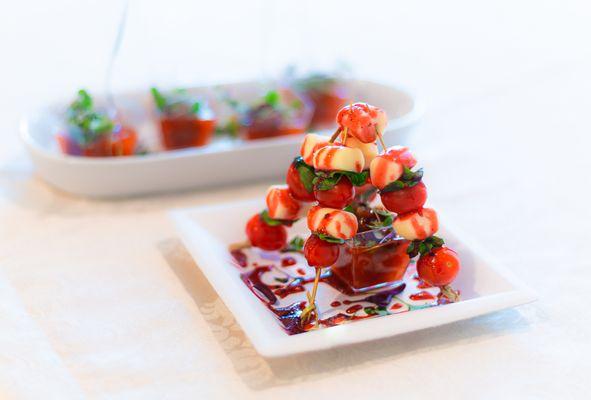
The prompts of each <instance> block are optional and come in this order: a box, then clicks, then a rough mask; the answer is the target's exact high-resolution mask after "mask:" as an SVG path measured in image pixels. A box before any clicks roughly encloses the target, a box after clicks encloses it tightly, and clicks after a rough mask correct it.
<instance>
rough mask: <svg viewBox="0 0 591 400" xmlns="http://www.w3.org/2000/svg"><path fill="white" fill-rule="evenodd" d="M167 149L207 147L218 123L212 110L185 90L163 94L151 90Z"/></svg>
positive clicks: (164, 144)
mask: <svg viewBox="0 0 591 400" xmlns="http://www.w3.org/2000/svg"><path fill="white" fill-rule="evenodd" d="M151 92H152V98H153V99H154V104H155V106H156V109H157V114H158V119H159V121H160V134H161V139H162V145H163V146H164V148H165V149H166V150H175V149H183V148H187V147H200V146H205V145H207V144H209V142H211V139H212V137H213V133H214V131H215V127H216V120H215V117H214V114H213V111H212V110H211V108H209V106H208V104H207V103H206V102H203V101H199V100H197V99H196V98H194V96H191V95H190V94H189V92H188V91H186V90H184V89H176V90H172V91H169V92H161V91H159V90H158V89H157V88H155V87H152V89H151Z"/></svg>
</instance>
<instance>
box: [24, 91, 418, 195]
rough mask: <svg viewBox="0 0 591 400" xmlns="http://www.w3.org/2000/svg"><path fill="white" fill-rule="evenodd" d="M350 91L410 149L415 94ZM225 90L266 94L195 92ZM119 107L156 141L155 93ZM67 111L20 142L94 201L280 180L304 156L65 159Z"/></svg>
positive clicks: (214, 152) (271, 151) (227, 149)
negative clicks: (61, 129)
mask: <svg viewBox="0 0 591 400" xmlns="http://www.w3.org/2000/svg"><path fill="white" fill-rule="evenodd" d="M346 84H347V85H348V86H349V87H350V90H351V93H352V97H353V98H354V99H356V100H358V101H365V102H368V103H370V104H374V105H376V106H379V107H381V108H383V109H385V110H386V112H387V113H388V115H389V116H390V122H389V123H388V128H387V130H386V132H385V134H384V139H385V141H386V144H387V145H393V144H404V143H406V142H407V138H408V135H409V134H410V132H411V130H412V129H413V128H414V127H415V126H416V125H417V122H418V121H419V119H420V117H421V115H422V109H421V107H420V106H419V104H418V103H417V100H416V99H415V97H414V96H413V95H412V94H410V93H409V92H408V91H406V90H403V89H401V88H398V87H393V86H388V85H383V84H380V83H376V82H370V81H361V80H349V81H346ZM219 88H222V89H223V90H227V91H229V92H231V93H233V94H235V95H236V97H237V98H240V97H243V98H248V96H250V97H251V98H252V96H253V94H254V93H257V92H260V89H261V86H260V84H258V83H254V82H246V83H238V84H228V85H218V86H215V87H213V86H209V87H199V88H193V89H191V91H192V92H195V93H212V92H213V91H215V90H219ZM116 99H117V104H118V105H119V104H121V105H124V104H127V105H129V104H134V105H135V110H132V111H131V112H130V114H132V116H133V114H135V118H136V120H137V121H136V122H135V123H134V126H135V127H136V129H137V130H138V132H139V134H140V137H150V136H151V137H155V134H156V126H155V123H154V121H153V120H152V119H151V118H150V117H149V116H148V115H149V113H147V112H146V110H148V109H149V108H150V98H149V92H148V90H146V91H145V92H141V93H140V92H130V93H122V94H119V95H117V96H116ZM139 105H144V107H138V106H139ZM65 107H66V104H65V103H61V104H57V105H55V106H48V107H46V108H43V109H40V110H37V111H35V112H33V113H31V114H29V115H27V116H25V118H23V120H22V123H21V127H20V134H21V138H22V140H23V141H24V143H25V146H26V148H27V150H28V151H29V154H30V155H31V158H32V160H33V163H34V165H35V168H36V170H37V173H38V174H39V176H40V177H41V178H42V179H44V180H45V181H47V182H48V183H50V184H51V185H53V186H55V187H57V188H59V189H61V190H64V191H66V192H70V193H73V194H77V195H82V196H89V197H123V196H133V195H142V194H152V193H163V192H171V191H178V190H186V189H191V188H204V187H208V186H214V185H227V184H232V183H243V182H247V181H252V180H256V179H262V178H270V177H275V176H280V175H282V174H283V173H285V171H286V170H287V167H288V166H289V162H290V161H291V160H292V159H293V158H294V157H295V156H297V154H298V151H299V146H300V143H301V139H302V136H301V135H293V136H290V137H283V138H271V139H260V140H255V141H242V140H219V141H216V142H215V143H213V144H211V145H208V146H205V147H202V148H191V149H183V150H174V151H161V152H154V153H150V154H147V155H141V156H130V157H108V158H90V157H75V156H68V155H64V154H62V153H61V152H60V151H59V149H58V146H57V143H56V140H55V134H56V133H57V129H58V128H57V127H58V126H59V124H60V113H61V112H62V111H63V110H64V109H65ZM214 107H215V106H214ZM142 110H143V111H142ZM138 121H139V122H138ZM326 133H327V134H328V133H329V132H326ZM330 133H332V132H330Z"/></svg>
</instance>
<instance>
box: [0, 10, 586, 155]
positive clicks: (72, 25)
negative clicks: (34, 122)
mask: <svg viewBox="0 0 591 400" xmlns="http://www.w3.org/2000/svg"><path fill="white" fill-rule="evenodd" d="M583 4H584V2H577V1H561V2H558V1H535V2H530V1H520V2H513V1H497V2H472V1H462V0H452V1H447V2H428V1H417V2H405V1H376V0H373V1H367V2H363V3H359V2H348V1H329V0H326V1H311V0H307V1H298V2H286V1H272V0H252V1H228V0H221V1H215V2H204V1H188V0H187V1H182V0H172V1H167V2H166V3H164V2H161V1H152V0H141V1H140V0H131V1H130V2H129V14H128V21H127V26H126V32H125V36H124V38H123V41H122V43H121V48H120V52H119V55H118V58H117V60H116V63H115V65H114V70H113V83H112V85H113V90H114V91H120V90H125V89H142V90H143V89H145V88H146V87H147V86H148V85H151V84H159V85H161V86H175V85H177V86H186V85H195V84H211V83H220V82H229V81H230V82H232V81H239V80H245V79H258V78H269V77H277V76H278V75H279V74H280V73H281V72H282V71H283V70H284V69H285V67H286V66H287V65H289V64H293V65H297V66H299V67H300V68H301V69H303V70H306V69H324V70H334V69H335V68H337V67H338V66H339V65H342V64H345V65H347V66H348V67H349V69H350V71H351V72H352V74H353V76H355V77H361V78H371V79H373V80H377V81H383V82H391V83H401V84H404V86H407V87H410V88H413V89H415V90H416V91H417V92H418V93H419V94H420V95H421V96H422V99H423V100H425V101H426V102H427V105H428V107H429V109H430V111H431V112H437V111H438V110H440V109H444V108H446V107H452V106H453V105H455V104H461V103H462V102H466V101H473V100H474V99H475V98H477V97H479V96H484V95H487V94H490V93H492V92H496V93H499V92H502V91H504V90H507V89H508V88H509V87H512V86H514V85H527V84H528V83H530V82H535V81H536V80H540V79H543V78H544V77H547V76H549V75H551V74H552V73H553V72H556V71H559V70H560V69H561V68H565V67H568V68H573V67H576V66H577V65H578V64H580V63H581V61H583V60H584V59H585V58H586V57H587V56H588V53H589V51H591V50H588V46H587V43H586V41H587V40H588V38H589V27H588V21H589V18H590V16H591V15H590V14H591V9H590V8H589V7H583V6H582V5H583ZM124 7H125V2H123V1H116V0H107V1H64V0H55V1H50V2H45V1H30V0H25V1H19V2H12V1H3V2H2V8H3V12H2V13H0V49H1V50H2V62H1V63H0V87H1V88H2V92H3V95H2V96H1V98H0V110H1V111H0V112H1V115H2V119H1V120H0V124H1V125H0V126H1V132H2V133H1V134H2V135H3V136H2V137H3V141H6V142H10V143H11V144H12V145H11V146H2V147H1V150H0V154H2V155H3V156H4V157H6V156H7V154H6V153H7V152H8V153H12V152H13V151H14V149H15V147H14V144H15V142H16V141H17V139H16V135H15V134H14V132H15V128H14V127H15V126H16V123H17V119H18V116H19V114H20V113H21V112H22V111H23V110H26V109H29V108H32V107H34V106H35V105H37V104H43V103H46V102H47V101H50V100H55V99H57V98H59V99H69V98H71V97H72V96H73V94H74V93H75V91H76V90H77V89H78V88H80V87H86V88H89V89H90V90H91V91H93V92H97V93H101V92H104V88H105V73H106V69H107V64H108V60H109V56H110V53H111V51H112V47H113V43H114V41H115V36H116V33H117V29H118V25H119V23H120V19H121V15H122V12H123V9H124ZM475 134H478V133H475ZM9 149H10V150H9ZM8 155H9V154H8Z"/></svg>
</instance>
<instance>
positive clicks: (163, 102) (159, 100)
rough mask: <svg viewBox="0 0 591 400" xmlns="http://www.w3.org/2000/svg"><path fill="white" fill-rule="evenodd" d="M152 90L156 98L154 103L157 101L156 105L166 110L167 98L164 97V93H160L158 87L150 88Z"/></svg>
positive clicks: (161, 109)
mask: <svg viewBox="0 0 591 400" xmlns="http://www.w3.org/2000/svg"><path fill="white" fill-rule="evenodd" d="M150 92H152V97H153V98H154V103H156V107H157V108H158V109H159V110H160V111H162V112H164V110H165V109H166V103H167V102H166V98H165V97H164V95H162V93H160V91H159V90H158V89H156V88H155V87H152V88H151V89H150Z"/></svg>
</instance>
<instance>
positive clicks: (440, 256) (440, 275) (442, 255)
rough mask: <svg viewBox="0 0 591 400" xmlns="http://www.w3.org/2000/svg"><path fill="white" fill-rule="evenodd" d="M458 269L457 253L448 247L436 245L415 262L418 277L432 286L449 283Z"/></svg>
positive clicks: (458, 259) (454, 277)
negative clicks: (436, 246)
mask: <svg viewBox="0 0 591 400" xmlns="http://www.w3.org/2000/svg"><path fill="white" fill-rule="evenodd" d="M459 271H460V258H459V257H458V254H457V253H456V252H455V251H453V250H452V249H450V248H448V247H438V248H436V249H433V250H431V251H430V252H429V253H426V254H423V255H422V256H421V257H420V258H419V261H418V262H417V273H418V274H419V278H420V279H421V280H422V281H424V282H427V283H428V284H430V285H432V286H445V285H449V284H450V283H452V282H453V280H454V279H456V276H457V275H458V272H459Z"/></svg>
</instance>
